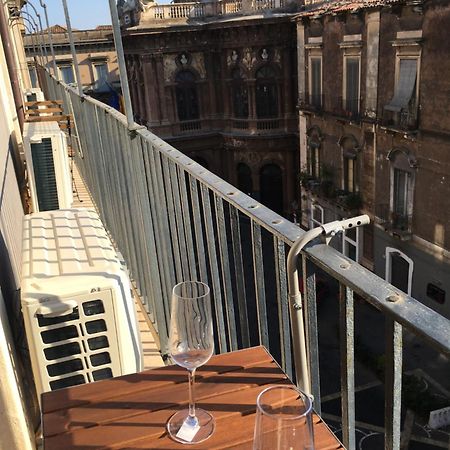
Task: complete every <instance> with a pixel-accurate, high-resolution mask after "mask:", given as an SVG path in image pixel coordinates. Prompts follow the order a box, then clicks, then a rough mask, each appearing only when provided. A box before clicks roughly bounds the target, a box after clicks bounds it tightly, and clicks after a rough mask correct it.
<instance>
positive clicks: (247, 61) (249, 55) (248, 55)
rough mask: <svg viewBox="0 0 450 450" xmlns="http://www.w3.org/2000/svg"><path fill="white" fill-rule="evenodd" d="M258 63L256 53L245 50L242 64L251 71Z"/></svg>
mask: <svg viewBox="0 0 450 450" xmlns="http://www.w3.org/2000/svg"><path fill="white" fill-rule="evenodd" d="M255 62H256V56H255V53H254V52H253V51H252V49H251V48H244V50H243V57H242V64H244V66H245V67H246V68H247V70H250V69H251V68H252V67H253V65H254V64H255Z"/></svg>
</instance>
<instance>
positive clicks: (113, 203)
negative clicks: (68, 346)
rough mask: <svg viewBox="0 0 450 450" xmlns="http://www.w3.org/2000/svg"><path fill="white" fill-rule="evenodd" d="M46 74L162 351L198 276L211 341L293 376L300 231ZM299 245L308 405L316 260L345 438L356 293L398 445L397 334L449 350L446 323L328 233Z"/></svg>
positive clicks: (314, 351)
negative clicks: (370, 325) (297, 248)
mask: <svg viewBox="0 0 450 450" xmlns="http://www.w3.org/2000/svg"><path fill="white" fill-rule="evenodd" d="M46 80H47V88H46V89H45V90H46V93H47V98H49V99H62V100H63V101H64V105H65V108H66V110H67V111H70V112H71V113H73V115H74V120H75V123H76V130H77V137H78V140H79V143H80V147H81V148H80V149H79V151H75V154H76V163H77V166H78V167H79V169H80V170H81V173H82V175H83V178H84V180H85V182H86V183H87V185H88V187H89V189H90V192H91V194H92V196H93V197H94V200H95V202H96V205H97V208H98V210H99V214H100V216H101V218H102V220H103V222H104V224H105V226H106V227H107V229H108V230H109V232H110V234H111V236H112V238H113V240H114V242H115V244H116V245H117V247H118V248H119V250H120V251H121V252H122V254H123V255H124V258H125V260H126V262H127V264H128V269H129V271H130V274H131V277H132V278H133V281H134V283H135V285H136V288H137V289H138V291H139V292H140V294H141V296H142V299H143V302H144V304H145V307H146V310H147V313H148V315H149V318H150V320H151V321H152V322H153V324H154V326H155V329H156V331H157V333H158V336H159V340H160V343H161V351H162V353H163V354H164V355H166V354H167V352H168V327H169V304H170V297H171V289H172V286H174V285H175V284H176V283H177V282H179V281H182V280H188V279H193V280H195V279H201V280H203V281H204V282H206V283H208V284H209V285H210V286H211V292H212V301H213V314H214V331H215V338H216V352H217V353H222V352H226V351H229V350H236V349H238V348H246V347H249V346H250V345H256V344H263V345H265V346H266V347H267V348H268V349H269V351H270V352H271V353H272V354H273V355H274V356H275V358H276V359H277V360H278V362H279V363H280V365H281V367H282V368H283V369H284V370H285V371H286V372H287V373H288V374H289V375H290V376H291V377H293V379H295V367H294V365H293V360H292V351H293V347H294V346H297V345H298V343H297V342H293V341H292V338H291V331H290V320H289V317H290V311H289V298H288V292H287V282H286V255H287V252H288V250H289V248H290V246H292V244H293V242H294V241H295V240H297V239H298V238H299V237H301V236H303V234H304V232H303V231H302V230H301V229H300V228H299V227H298V226H297V225H295V224H293V223H291V222H289V221H288V220H286V219H285V218H283V217H281V216H279V215H278V214H276V213H274V212H273V211H271V210H269V209H268V208H266V207H264V206H263V205H262V204H260V203H258V202H257V201H255V200H254V199H253V198H251V197H249V196H247V195H245V194H244V193H242V192H240V191H239V190H238V189H236V188H235V187H234V186H232V185H231V184H229V183H227V182H226V181H224V180H222V179H220V178H219V177H217V176H216V175H214V174H213V173H211V172H209V171H208V170H206V169H205V168H204V167H202V166H201V165H199V164H198V163H196V162H195V161H193V160H192V159H190V158H188V157H187V156H185V155H184V154H182V153H181V152H179V151H177V150H176V149H175V148H173V147H171V146H170V145H169V144H167V143H166V142H164V141H163V140H162V139H160V138H158V137H157V136H155V135H154V134H152V133H151V132H149V131H148V130H147V129H144V128H137V129H135V130H129V129H128V128H127V123H126V120H125V117H124V116H123V115H122V114H120V113H119V112H117V111H115V110H114V109H112V108H110V107H108V106H106V105H104V104H103V103H101V102H98V101H96V100H94V99H91V98H89V97H87V98H83V99H82V98H80V97H79V96H78V94H77V93H76V91H75V90H74V89H73V88H71V87H69V86H65V85H63V84H61V83H57V82H56V81H55V80H54V79H53V78H51V77H50V76H49V75H48V74H46ZM81 150H82V152H81ZM302 255H303V259H302V269H303V278H302V279H303V283H304V290H303V292H304V299H303V300H304V305H303V311H304V318H305V321H306V329H307V336H306V338H307V347H308V362H309V368H310V374H311V380H312V382H311V383H312V386H311V390H312V393H313V395H314V403H315V409H316V411H317V412H318V413H319V414H320V413H321V405H322V403H321V377H323V376H326V375H327V373H323V372H321V370H320V368H321V364H320V363H319V334H318V313H317V310H318V307H320V304H319V305H318V302H317V298H316V275H315V274H316V273H317V272H319V271H320V272H321V273H323V274H328V276H329V277H331V278H333V279H334V280H335V283H337V284H338V285H339V293H337V294H336V295H337V297H338V299H339V301H338V302H337V303H336V313H335V315H336V316H338V317H339V320H337V325H336V326H338V327H339V333H336V335H335V337H334V339H336V340H338V341H339V343H337V342H336V350H335V351H334V353H333V354H334V355H337V354H339V355H340V373H339V370H337V372H336V373H335V374H334V379H335V382H336V385H340V394H339V397H340V399H341V409H342V417H341V420H342V430H343V441H344V444H345V446H346V447H347V448H350V449H352V448H355V435H356V434H355V427H356V424H355V396H356V390H355V367H356V364H355V348H356V347H357V344H358V340H359V337H358V335H357V332H356V331H355V326H357V325H358V323H359V322H358V321H359V320H360V319H361V317H360V316H359V315H357V314H355V312H354V311H355V300H354V296H357V299H358V305H357V306H359V303H360V302H361V303H362V304H369V305H371V307H372V308H371V311H372V310H373V312H375V310H378V311H379V313H378V314H380V313H381V315H382V316H383V317H384V333H385V341H384V343H385V352H384V357H383V365H382V367H381V371H382V372H381V373H382V374H384V375H382V376H384V390H383V391H384V404H385V409H384V415H385V420H384V430H385V448H387V449H398V448H399V447H400V431H401V430H400V427H401V400H402V376H403V370H402V358H403V348H404V345H403V341H402V336H403V333H404V332H405V333H406V331H407V332H408V341H409V340H410V339H411V336H415V339H420V340H422V342H424V343H426V344H427V345H431V346H433V347H434V348H435V349H436V350H437V352H439V353H442V354H445V355H447V356H449V355H450V341H449V338H448V337H449V336H450V322H449V321H448V320H447V319H446V318H444V317H443V316H441V315H440V314H438V313H436V312H435V311H433V310H431V309H429V308H427V307H425V306H424V305H423V304H422V303H420V302H419V301H417V300H415V299H413V298H411V297H409V296H408V295H406V294H404V293H402V292H401V291H399V289H397V288H395V287H394V286H392V285H390V284H389V283H387V282H386V281H384V280H382V279H380V278H379V277H377V276H376V275H374V274H373V273H372V272H370V271H368V270H366V269H365V268H364V267H362V266H360V265H359V264H358V263H356V262H355V261H353V260H351V259H349V258H347V257H345V256H344V255H342V254H341V253H339V252H338V251H336V250H334V249H333V248H332V247H330V246H328V245H326V244H325V243H316V244H315V245H312V246H310V247H308V248H307V249H306V250H304V252H303V253H302ZM319 269H320V270H319ZM319 303H320V302H319ZM327 320H330V318H328V319H327ZM327 328H328V329H329V328H330V327H329V326H328V327H327ZM405 342H406V340H405ZM339 347H340V352H339V350H337V349H338V348H339ZM321 363H322V364H323V360H322V361H321ZM338 380H340V381H339V382H338Z"/></svg>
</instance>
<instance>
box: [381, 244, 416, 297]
mask: <svg viewBox="0 0 450 450" xmlns="http://www.w3.org/2000/svg"><path fill="white" fill-rule="evenodd" d="M392 254H397V255H398V256H400V257H401V258H403V259H404V260H405V261H406V262H407V263H408V289H407V291H408V292H405V294H408V295H411V292H412V280H413V273H414V261H413V260H412V259H411V258H410V257H409V256H407V255H405V253H403V252H402V251H400V250H399V249H397V248H395V247H386V250H385V257H386V266H385V276H384V278H385V280H386V281H387V282H388V283H391V280H392Z"/></svg>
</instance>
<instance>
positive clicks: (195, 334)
mask: <svg viewBox="0 0 450 450" xmlns="http://www.w3.org/2000/svg"><path fill="white" fill-rule="evenodd" d="M169 351H170V354H171V356H172V359H173V360H174V361H175V363H176V364H178V365H179V366H181V367H184V368H186V369H187V370H188V377H189V408H188V409H183V410H182V411H178V412H176V413H175V414H174V415H173V416H172V417H171V418H170V419H169V421H168V422H167V431H168V433H169V435H170V437H171V438H172V439H174V440H175V441H178V442H181V443H183V444H197V443H199V442H203V441H204V440H205V439H207V438H209V437H210V436H211V434H212V433H213V431H214V426H215V422H214V418H213V416H212V415H211V414H209V413H208V412H206V411H205V410H203V409H201V408H196V407H195V402H194V379H195V370H196V369H197V367H200V366H202V365H203V364H205V363H206V362H207V361H208V360H209V358H211V356H212V354H213V352H214V338H213V328H212V316H211V299H210V293H209V287H208V286H207V285H206V284H205V283H201V282H200V281H185V282H183V283H179V284H177V285H176V286H175V287H174V288H173V292H172V305H171V315H170V332H169Z"/></svg>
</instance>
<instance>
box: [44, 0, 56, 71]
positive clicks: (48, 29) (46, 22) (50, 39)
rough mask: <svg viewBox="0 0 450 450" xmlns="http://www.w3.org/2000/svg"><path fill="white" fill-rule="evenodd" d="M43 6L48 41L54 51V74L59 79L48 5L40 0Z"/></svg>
mask: <svg viewBox="0 0 450 450" xmlns="http://www.w3.org/2000/svg"><path fill="white" fill-rule="evenodd" d="M40 4H41V7H42V8H44V14H45V24H46V26H47V34H48V41H49V43H50V52H51V53H52V58H53V75H54V76H55V78H56V79H57V80H59V76H58V68H57V67H56V57H55V49H54V48H53V38H52V33H51V31H50V24H49V22H48V14H47V5H46V4H45V3H44V2H43V1H42V0H40Z"/></svg>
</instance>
